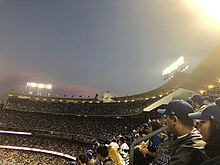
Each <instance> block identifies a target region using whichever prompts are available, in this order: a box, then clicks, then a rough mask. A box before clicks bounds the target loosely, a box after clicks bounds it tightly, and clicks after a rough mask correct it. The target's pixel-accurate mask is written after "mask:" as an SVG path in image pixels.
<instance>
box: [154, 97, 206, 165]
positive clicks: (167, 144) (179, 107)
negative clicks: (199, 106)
mask: <svg viewBox="0 0 220 165" xmlns="http://www.w3.org/2000/svg"><path fill="white" fill-rule="evenodd" d="M158 112H160V113H162V114H163V115H165V116H166V119H165V121H166V124H167V126H168V129H169V131H170V132H171V133H172V135H171V136H170V137H169V138H167V139H166V140H165V141H164V142H163V143H162V144H161V145H160V147H159V149H158V151H157V156H156V158H155V159H154V161H153V162H152V163H153V164H157V165H162V164H163V165H168V164H169V165H176V164H180V165H189V164H194V165H195V164H201V163H202V162H204V161H205V160H206V159H207V157H206V155H205V153H204V146H205V142H204V141H203V140H202V136H201V134H200V133H199V131H197V130H196V128H194V123H193V120H192V119H191V118H189V116H188V114H189V113H193V112H194V109H193V107H192V106H191V105H190V104H189V103H187V102H186V101H183V100H172V101H171V102H170V103H169V104H168V105H167V107H166V109H164V110H158Z"/></svg>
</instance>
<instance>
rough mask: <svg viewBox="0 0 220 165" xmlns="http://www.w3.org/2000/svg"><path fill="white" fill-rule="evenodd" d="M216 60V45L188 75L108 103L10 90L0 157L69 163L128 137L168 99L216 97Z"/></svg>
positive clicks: (219, 85) (219, 88)
mask: <svg viewBox="0 0 220 165" xmlns="http://www.w3.org/2000/svg"><path fill="white" fill-rule="evenodd" d="M219 64H220V45H219V46H217V47H216V48H215V49H214V50H212V51H211V52H210V54H208V56H207V57H206V58H205V59H204V60H203V61H202V62H201V63H200V64H199V65H198V66H197V68H196V69H194V70H193V71H192V72H191V73H185V72H177V73H176V74H175V75H174V77H173V78H172V79H170V80H169V81H168V82H166V83H165V84H164V85H162V86H160V87H159V88H156V89H153V90H151V91H147V92H143V93H140V94H136V95H130V96H124V97H117V96H115V97H112V98H111V100H113V101H112V102H103V101H100V100H98V99H97V98H66V97H51V96H34V95H28V94H22V93H14V92H9V93H8V99H7V101H6V102H5V103H3V102H1V120H0V129H1V131H0V132H1V134H0V140H1V145H0V147H1V151H0V156H1V158H2V160H4V161H8V162H13V163H14V164H16V163H17V164H19V163H20V164H22V163H23V162H22V161H26V162H31V164H37V163H35V161H36V162H38V161H39V160H38V159H39V158H41V161H42V164H45V162H49V164H54V163H55V164H65V163H66V164H67V163H68V162H71V161H74V160H75V159H76V156H77V155H78V154H79V153H81V152H84V151H85V150H86V149H87V148H88V146H93V145H94V144H96V143H97V142H99V143H105V142H106V141H109V140H111V139H112V137H113V136H116V135H119V134H123V135H128V134H130V133H132V131H133V130H134V129H135V128H137V127H138V126H140V125H142V124H143V123H144V122H146V121H147V120H149V119H155V118H158V117H160V116H159V114H157V111H156V110H157V109H158V108H163V107H165V106H166V105H167V103H168V102H170V101H171V100H172V99H184V100H187V99H188V98H189V97H190V96H192V95H193V94H194V93H201V94H207V93H208V94H211V95H213V96H214V97H219V96H220V72H219V70H220V65H219ZM128 139H129V137H128ZM9 157H10V158H11V160H10V158H9ZM20 157H23V159H19V158H20ZM24 159H25V160H24ZM38 163H39V162H38ZM27 164H28V163H27Z"/></svg>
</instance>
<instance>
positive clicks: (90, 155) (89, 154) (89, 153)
mask: <svg viewBox="0 0 220 165" xmlns="http://www.w3.org/2000/svg"><path fill="white" fill-rule="evenodd" d="M86 156H88V157H89V158H90V159H91V158H92V152H91V151H89V152H86Z"/></svg>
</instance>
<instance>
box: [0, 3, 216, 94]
mask: <svg viewBox="0 0 220 165" xmlns="http://www.w3.org/2000/svg"><path fill="white" fill-rule="evenodd" d="M219 27H220V19H217V18H214V17H213V16H211V15H210V13H209V12H208V11H206V10H205V9H204V8H202V6H201V5H200V4H199V3H197V1H196V0H184V1H177V0H166V1H165V0H108V1H107V0H105V1H103V0H0V68H1V69H0V94H1V97H4V96H5V93H7V92H9V91H10V90H11V89H13V90H14V91H15V92H21V91H22V90H23V91H26V82H31V81H33V82H38V83H45V84H52V85H53V91H52V95H56V94H57V93H59V95H60V96H63V95H64V94H66V95H67V96H68V97H71V95H72V94H74V95H75V97H78V96H79V95H82V96H83V97H87V96H91V97H93V96H95V94H96V93H98V94H99V97H101V96H102V95H103V93H104V92H105V91H110V92H113V93H115V94H117V95H118V96H124V95H133V94H139V93H143V92H147V91H149V90H152V89H155V88H157V87H159V86H161V85H163V84H164V83H166V81H165V80H163V76H162V70H163V69H165V68H166V67H168V66H169V65H170V64H171V63H172V62H174V61H176V60H177V59H178V57H180V56H184V57H185V63H186V65H189V69H188V72H191V71H192V70H193V69H194V68H195V67H196V66H197V65H198V64H199V63H200V62H201V61H202V60H203V59H204V58H205V57H206V56H207V55H208V53H209V52H210V51H211V50H212V49H214V48H215V47H216V46H217V45H218V44H219V43H220V28H219Z"/></svg>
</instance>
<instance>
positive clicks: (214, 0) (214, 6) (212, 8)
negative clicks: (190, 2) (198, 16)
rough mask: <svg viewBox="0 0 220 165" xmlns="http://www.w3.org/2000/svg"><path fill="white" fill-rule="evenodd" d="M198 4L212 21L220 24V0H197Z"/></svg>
mask: <svg viewBox="0 0 220 165" xmlns="http://www.w3.org/2000/svg"><path fill="white" fill-rule="evenodd" d="M196 3H197V5H198V7H200V8H201V9H202V10H203V12H204V14H207V15H209V17H210V19H212V20H213V21H218V22H220V0H196Z"/></svg>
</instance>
